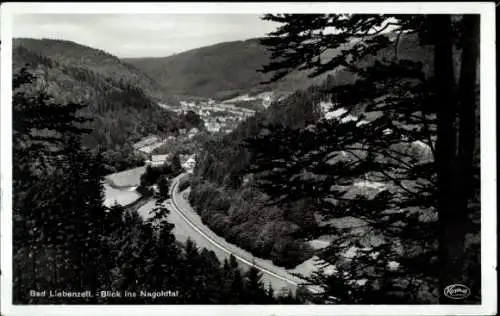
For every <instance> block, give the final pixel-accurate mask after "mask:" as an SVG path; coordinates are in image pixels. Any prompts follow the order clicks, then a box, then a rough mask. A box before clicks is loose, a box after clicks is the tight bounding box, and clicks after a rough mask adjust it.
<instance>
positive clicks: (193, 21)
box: [12, 14, 277, 58]
mask: <svg viewBox="0 0 500 316" xmlns="http://www.w3.org/2000/svg"><path fill="white" fill-rule="evenodd" d="M276 26H277V24H275V23H273V22H267V21H262V20H261V19H260V16H259V15H250V14H224V15H223V14H189V15H186V14H155V15H151V14H29V15H28V14H25V15H16V16H14V20H13V25H12V36H13V37H31V38H55V39H64V40H70V41H74V42H77V43H79V44H83V45H87V46H90V47H94V48H99V49H102V50H104V51H106V52H109V53H111V54H113V55H116V56H118V57H122V58H123V57H164V56H168V55H172V54H174V53H179V52H182V51H186V50H189V49H192V48H197V47H202V46H207V45H211V44H216V43H220V42H226V41H235V40H244V39H248V38H253V37H259V36H264V35H266V33H269V32H271V31H273V30H275V28H276Z"/></svg>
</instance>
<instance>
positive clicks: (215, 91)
mask: <svg viewBox="0 0 500 316" xmlns="http://www.w3.org/2000/svg"><path fill="white" fill-rule="evenodd" d="M269 60H270V56H269V53H268V52H267V50H266V48H265V47H264V46H262V45H261V44H260V43H259V39H249V40H246V41H236V42H225V43H220V44H216V45H212V46H207V47H201V48H197V49H193V50H190V51H187V52H182V53H179V54H175V55H172V56H168V57H162V58H130V59H125V61H127V62H129V63H130V64H132V65H134V66H136V67H137V68H138V69H141V70H142V71H144V73H146V74H148V76H149V77H151V78H154V79H155V80H157V81H158V82H159V84H160V85H161V86H162V87H163V89H165V90H166V91H171V92H172V94H176V95H187V96H201V97H210V98H215V99H228V98H231V97H234V96H238V95H242V94H247V93H250V94H257V93H259V92H263V91H269V90H279V91H282V92H293V91H295V90H296V89H298V88H305V87H307V86H308V85H310V83H311V79H308V78H307V75H306V73H303V72H296V73H293V74H291V75H289V76H287V77H286V78H284V79H283V80H281V81H280V82H278V83H276V84H272V85H261V84H260V83H261V82H263V81H266V80H268V79H270V76H269V75H266V74H263V73H259V72H258V71H257V69H259V68H260V67H261V66H262V65H263V64H266V63H267V62H269ZM316 81H321V78H318V79H316Z"/></svg>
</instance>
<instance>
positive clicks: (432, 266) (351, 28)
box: [253, 14, 479, 303]
mask: <svg viewBox="0 0 500 316" xmlns="http://www.w3.org/2000/svg"><path fill="white" fill-rule="evenodd" d="M264 19H265V20H271V21H275V22H278V23H281V26H280V27H278V28H277V30H276V31H275V32H273V33H271V34H270V36H269V37H268V38H266V39H264V40H263V41H262V43H263V44H264V45H266V46H268V47H269V49H270V51H271V54H272V58H273V61H272V62H271V63H270V64H269V65H266V66H264V67H263V69H262V71H263V72H272V73H273V74H274V76H273V78H272V79H271V81H276V80H278V79H280V78H282V77H283V76H285V75H286V74H288V73H289V72H290V71H292V70H295V69H299V70H305V69H310V70H312V73H311V76H312V77H313V76H317V75H319V74H323V73H326V72H328V71H331V70H334V69H340V68H343V71H348V72H351V73H353V74H355V75H356V77H357V78H358V79H357V80H355V81H354V82H348V83H347V84H337V85H336V86H335V87H333V88H332V89H330V91H329V92H330V95H331V96H332V98H333V99H334V100H333V101H334V102H338V103H340V105H339V107H344V108H347V109H348V110H353V109H354V108H355V107H356V106H358V107H359V105H360V104H362V105H365V106H366V108H367V109H369V110H368V111H370V110H371V111H380V112H382V114H383V116H382V118H381V119H378V120H375V121H372V123H370V124H369V126H365V127H361V128H360V127H359V126H354V125H355V124H356V122H354V123H351V124H343V125H342V124H340V125H339V124H336V123H329V124H326V125H325V124H323V125H320V126H318V128H317V129H316V131H317V133H308V132H306V131H303V132H301V133H300V134H299V133H295V132H291V131H285V135H286V136H285V135H281V136H277V137H279V138H281V139H280V140H279V141H275V140H269V143H267V145H266V144H263V142H262V139H259V140H258V141H256V142H254V143H253V145H254V146H260V148H263V149H264V146H266V147H267V148H272V147H274V148H285V149H284V150H282V151H281V152H280V150H279V149H278V150H276V149H275V150H273V151H272V152H275V153H276V156H277V157H276V158H278V157H299V158H298V159H296V160H295V161H292V162H291V165H292V166H286V167H285V169H286V170H288V172H290V171H292V170H300V169H301V168H303V167H304V166H307V165H309V166H310V165H311V162H312V161H315V160H316V161H317V160H318V159H321V158H322V157H325V156H324V155H325V154H326V153H327V151H328V152H332V149H333V150H334V151H336V152H337V153H338V154H345V153H347V154H349V155H351V156H353V158H352V159H351V160H350V161H348V162H345V161H342V159H339V158H338V157H339V156H338V154H337V163H335V164H333V165H325V164H320V166H318V167H316V168H310V169H309V170H310V171H312V172H316V173H320V174H331V175H334V176H333V177H330V178H329V181H325V182H324V183H318V182H315V181H301V182H300V183H288V184H287V185H286V186H285V187H281V188H280V185H282V184H283V183H286V182H287V181H286V179H287V178H284V176H285V175H286V174H287V172H281V173H280V172H277V173H275V174H274V176H272V177H268V179H266V181H265V182H264V181H262V184H263V185H264V186H266V190H267V191H268V192H274V195H275V196H277V195H279V194H277V193H278V192H287V190H288V192H287V193H285V194H286V195H285V196H288V197H293V198H294V199H296V198H297V197H298V196H301V195H312V196H317V197H320V196H325V192H327V191H329V190H328V189H327V188H331V187H332V185H333V186H334V187H333V188H334V189H333V191H335V192H333V195H334V196H335V198H336V199H337V200H338V201H339V202H338V205H336V209H342V208H343V209H350V211H349V212H345V215H351V216H353V215H354V213H356V214H358V215H363V219H368V220H369V221H370V219H374V218H377V216H378V218H379V219H381V220H380V221H379V220H376V221H375V222H378V223H375V224H374V225H372V226H373V227H374V228H375V229H377V227H379V229H380V228H383V227H385V229H384V233H386V232H387V228H388V227H393V226H392V224H394V223H396V224H397V223H400V222H402V221H403V222H405V223H406V224H407V226H406V227H410V228H411V229H410V230H406V231H404V233H403V232H401V231H398V229H394V230H393V229H392V228H391V231H390V233H389V236H391V237H390V238H393V240H396V238H397V240H400V241H404V242H405V248H409V249H411V248H415V247H416V245H415V242H414V241H415V240H419V241H420V242H421V246H419V247H420V248H423V250H424V253H423V254H422V255H421V256H419V257H408V258H402V257H401V255H398V254H397V253H398V251H396V250H395V248H390V247H386V246H381V247H378V248H377V249H375V248H372V249H371V250H370V251H369V252H366V253H364V254H360V253H359V252H358V255H359V256H361V257H359V258H356V259H354V260H355V261H354V262H357V264H358V265H361V264H365V265H366V264H367V265H368V266H370V267H376V266H379V268H380V269H376V271H375V272H374V271H372V272H370V273H369V274H364V275H360V274H359V272H356V273H358V274H357V275H356V276H354V275H353V274H352V273H354V272H352V271H349V269H347V270H344V269H343V271H342V272H345V273H347V274H349V273H350V275H351V277H353V279H355V280H356V277H357V279H358V281H359V280H362V279H365V277H366V279H367V280H368V282H366V283H365V284H366V286H364V287H363V288H368V287H370V286H371V287H372V288H373V289H374V291H376V292H377V291H378V292H379V293H381V292H385V293H387V294H388V297H387V298H386V299H389V297H391V298H390V299H399V298H396V297H394V296H391V295H392V294H390V293H394V289H393V290H391V289H389V288H387V287H391V285H390V284H386V283H385V282H386V281H385V280H387V279H390V274H392V272H391V273H389V274H388V273H386V272H384V270H387V269H385V268H384V265H385V263H383V262H380V260H378V261H377V259H371V257H372V256H375V255H378V256H380V258H384V257H385V258H397V260H399V262H400V263H401V269H399V273H400V275H399V276H397V277H396V276H394V277H393V280H398V281H397V282H403V281H401V280H400V278H401V277H402V275H401V274H404V275H406V276H409V275H414V276H417V275H419V277H417V279H419V281H418V282H424V283H427V284H429V282H430V284H431V285H430V286H431V288H432V287H434V286H433V285H432V284H433V281H429V280H432V279H433V278H436V279H439V292H440V293H442V292H443V288H444V287H446V286H447V285H449V284H453V283H457V282H459V283H460V282H461V283H464V284H468V282H469V281H470V282H473V280H467V279H465V278H466V273H464V270H465V269H466V267H467V265H469V263H468V262H465V253H466V248H465V246H464V240H465V235H466V233H467V232H470V228H469V227H471V225H469V223H470V218H471V214H472V213H473V210H471V209H470V208H469V201H470V200H471V199H472V198H473V188H471V187H470V183H473V181H472V180H473V174H474V171H472V170H475V172H476V173H477V168H475V167H474V166H473V161H472V158H471V157H473V155H474V147H475V146H476V145H475V144H474V142H475V133H476V130H475V128H474V121H475V120H476V118H477V101H476V97H475V91H476V87H477V78H476V73H477V70H476V69H477V61H478V58H479V56H478V31H479V29H478V25H479V23H478V21H479V16H477V15H467V16H465V15H464V16H453V17H452V16H445V15H432V16H426V15H414V16H409V15H396V16H390V15H356V14H355V15H351V14H342V15H337V14H329V15H323V14H312V15H291V14H277V15H266V16H265V17H264ZM332 27H333V28H335V29H337V32H335V33H332V32H326V31H325V30H326V29H328V28H332ZM389 28H392V31H391V32H386V31H387V30H388V29H389ZM412 34H416V35H418V37H419V39H420V41H421V43H422V44H425V45H431V47H432V48H433V52H432V56H430V57H431V58H430V59H431V60H433V65H432V67H431V69H430V71H424V68H423V67H422V66H423V64H422V63H421V61H422V59H421V58H422V57H424V56H411V54H409V55H406V56H402V55H404V54H405V52H399V51H398V47H399V44H400V42H401V41H404V40H405V39H408V38H410V37H411V36H413V35H412ZM464 43H467V45H464ZM466 46H467V47H466ZM341 47H343V49H342V50H340V51H339V53H338V54H337V55H335V56H334V57H327V56H328V55H325V54H323V53H324V52H326V51H327V50H331V49H336V50H338V49H339V48H341ZM454 47H455V48H458V50H459V51H460V63H461V66H460V69H461V73H460V74H459V75H458V76H457V74H456V73H455V71H454V65H453V63H454V58H455V56H454V52H453V49H454ZM376 55H377V56H379V57H380V56H382V58H379V57H377V58H376V59H374V58H373V56H376ZM384 57H385V58H384ZM424 62H428V60H424ZM457 77H458V78H459V80H458V82H459V85H460V84H462V85H466V86H467V87H468V88H467V89H457V87H456V86H455V82H456V81H455V78H457ZM459 100H460V101H459ZM415 125H416V126H418V127H417V129H415V128H414V127H413V126H415ZM385 130H390V131H392V134H391V135H390V136H389V135H386V134H385V133H384V132H383V131H385ZM283 137H286V139H288V141H287V142H285V141H283V140H282V139H283ZM401 139H408V142H413V141H417V140H418V141H420V142H423V143H425V144H427V146H428V147H429V148H430V150H431V151H432V156H433V157H432V159H430V161H428V162H425V163H422V162H419V161H415V159H412V157H410V155H408V154H407V153H406V152H405V151H403V150H401V149H402V148H401V147H402V146H403V143H404V142H402V141H401ZM297 140H300V141H297ZM259 142H260V144H257V143H259ZM264 142H265V141H264ZM278 144H279V145H278ZM312 144H314V145H312ZM317 144H335V146H333V147H336V148H331V147H332V146H330V148H328V149H327V151H320V152H319V153H317V154H316V155H313V156H311V155H310V156H307V155H306V153H308V152H310V151H311V150H313V149H314V147H316V148H320V146H318V145H317ZM276 146H282V147H276ZM286 146H290V148H289V149H286ZM327 147H328V145H327ZM403 147H404V146H403ZM263 149H262V150H261V152H264V150H263ZM334 158H335V156H334ZM339 160H340V161H339ZM285 161H287V163H289V162H288V160H285ZM289 164H290V163H289ZM282 165H283V164H280V163H279V160H275V161H273V162H272V163H271V164H270V165H268V166H266V168H262V169H267V168H268V169H269V170H270V169H272V168H275V169H273V170H279V169H277V168H282V167H283V166H282ZM367 171H370V174H369V175H370V176H371V177H375V178H377V179H383V181H389V182H391V183H392V185H394V186H395V187H397V188H398V191H399V192H398V193H397V194H394V191H393V192H385V193H382V194H380V195H378V196H376V197H375V198H370V199H366V198H360V197H353V198H349V199H345V198H343V194H345V190H344V192H343V190H342V189H341V188H340V189H335V186H337V188H338V187H339V186H338V183H342V181H343V182H344V183H345V181H346V180H349V179H351V180H352V179H354V178H356V177H358V178H359V177H360V176H363V174H365V175H364V177H366V172H367ZM375 172H376V174H374V173H375ZM417 180H418V181H419V182H420V181H422V182H423V183H424V184H423V185H421V184H419V185H416V186H414V187H413V188H410V189H409V188H407V187H406V186H405V183H408V181H410V182H413V181H417ZM273 181H274V182H273ZM289 189H291V191H290V190H289ZM458 196H460V197H461V198H456V197H458ZM408 207H418V208H420V210H419V211H424V210H425V211H426V212H429V213H433V212H434V211H433V210H437V212H438V218H439V228H438V227H437V226H436V225H435V224H433V223H432V222H425V223H424V222H422V221H421V220H420V219H419V218H418V217H419V216H418V215H417V214H405V215H402V214H399V215H398V214H396V213H389V212H388V211H389V210H390V209H395V208H396V209H397V208H400V209H404V208H408ZM367 210H369V211H370V213H371V214H372V215H368V214H367V213H366V211H367ZM377 212H378V214H379V215H376V214H377ZM381 214H384V216H380V215H381ZM384 219H385V220H384ZM370 222H371V221H370ZM372 224H373V223H372ZM438 231H439V232H440V235H439V255H438V254H437V253H436V252H435V250H437V249H436V247H435V244H434V240H436V239H437V238H438V236H437V232H438ZM336 233H337V234H339V235H341V236H342V234H344V235H343V236H346V235H345V234H346V232H345V231H337V232H336ZM412 240H413V241H412ZM357 246H358V248H363V247H362V245H357ZM335 251H337V252H338V250H335ZM437 255H438V256H437ZM436 256H437V257H438V258H439V260H440V261H439V262H440V264H439V265H437V261H436V260H435V258H436ZM332 257H337V256H336V255H335V254H334V253H333V254H332ZM331 259H333V258H331ZM356 260H359V261H356ZM353 265H355V263H353ZM438 271H440V272H439V274H437V273H436V272H438ZM335 278H337V277H336V276H325V275H322V276H321V280H316V282H319V283H320V284H325V283H328V282H330V281H332V282H333V281H334V279H335ZM340 278H343V276H340ZM429 278H430V279H429ZM423 279H427V280H426V281H423ZM372 281H373V282H372ZM397 282H396V283H397ZM418 282H417V283H418ZM348 286H353V285H348ZM355 287H357V286H354V287H353V291H354V290H355ZM395 291H396V292H398V290H395ZM429 291H430V292H432V290H429ZM333 292H335V291H333ZM333 292H332V293H331V294H333ZM340 292H342V291H340ZM399 292H401V291H399ZM373 293H375V292H373ZM337 294H338V295H340V296H341V294H342V293H337ZM359 295H363V294H361V292H359ZM374 295H375V294H374ZM397 295H399V294H397ZM413 295H414V296H411V295H410V296H407V297H406V298H403V300H404V299H407V300H408V301H410V302H411V301H414V300H416V299H417V300H418V299H422V298H421V297H419V298H416V296H417V294H416V293H415V292H414V293H413ZM333 296H334V297H335V295H333ZM364 297H365V298H366V299H369V297H374V296H373V295H371V294H370V295H366V296H364ZM378 298H379V299H382V298H381V297H378ZM440 302H441V303H460V302H457V301H453V300H449V299H448V298H446V297H445V296H443V295H440Z"/></svg>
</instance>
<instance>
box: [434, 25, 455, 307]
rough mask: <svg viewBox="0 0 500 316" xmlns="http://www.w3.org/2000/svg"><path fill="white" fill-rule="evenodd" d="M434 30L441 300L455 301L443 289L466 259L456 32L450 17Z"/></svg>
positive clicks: (452, 279)
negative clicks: (458, 151)
mask: <svg viewBox="0 0 500 316" xmlns="http://www.w3.org/2000/svg"><path fill="white" fill-rule="evenodd" d="M430 19H431V23H432V31H433V32H434V33H433V35H434V76H435V81H436V91H435V92H436V95H435V106H436V107H437V121H438V122H437V123H438V125H437V142H436V167H437V175H438V183H437V185H438V188H437V189H438V212H439V223H440V227H439V230H440V231H439V254H440V263H441V271H440V275H439V288H440V300H439V301H440V303H445V304H448V303H453V302H454V301H453V300H449V299H448V298H447V297H446V296H444V295H443V291H444V288H445V287H446V286H448V285H451V284H454V283H461V280H460V279H461V278H460V274H461V273H460V271H461V267H462V264H461V259H462V258H463V236H462V235H463V232H462V229H461V228H462V227H461V226H462V223H461V221H459V219H460V218H461V216H460V214H459V213H461V212H462V211H461V210H459V209H457V206H458V203H456V201H457V200H456V198H457V196H456V192H457V188H458V186H457V185H456V182H455V179H456V177H455V173H456V172H457V171H458V170H457V169H458V168H457V167H458V165H457V159H456V143H457V141H456V135H457V132H456V128H455V117H456V113H457V106H456V99H455V97H454V80H455V79H454V72H453V42H452V39H453V37H452V36H453V33H452V27H451V18H450V16H446V15H433V16H432V17H431V18H430Z"/></svg>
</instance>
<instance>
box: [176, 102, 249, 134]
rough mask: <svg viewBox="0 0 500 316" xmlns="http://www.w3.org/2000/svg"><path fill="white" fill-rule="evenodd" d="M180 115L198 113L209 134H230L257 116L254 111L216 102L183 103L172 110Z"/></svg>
mask: <svg viewBox="0 0 500 316" xmlns="http://www.w3.org/2000/svg"><path fill="white" fill-rule="evenodd" d="M171 110H172V111H174V112H176V113H178V114H186V113H187V112H188V111H193V112H194V113H196V114H197V115H198V116H199V117H200V118H201V119H202V120H203V122H204V123H205V128H206V130H207V131H208V132H209V133H218V132H225V133H230V132H231V131H232V130H233V129H234V128H235V127H236V126H237V125H238V124H239V123H240V122H241V121H244V120H246V119H247V118H249V117H251V116H253V115H254V114H255V111H254V110H251V109H247V108H243V107H237V106H235V105H234V104H230V103H224V102H223V103H216V102H215V101H214V100H211V99H210V100H208V101H200V102H198V103H196V102H194V101H191V102H188V101H181V102H180V107H178V108H171Z"/></svg>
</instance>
